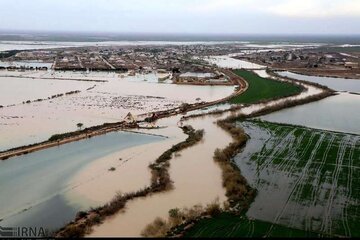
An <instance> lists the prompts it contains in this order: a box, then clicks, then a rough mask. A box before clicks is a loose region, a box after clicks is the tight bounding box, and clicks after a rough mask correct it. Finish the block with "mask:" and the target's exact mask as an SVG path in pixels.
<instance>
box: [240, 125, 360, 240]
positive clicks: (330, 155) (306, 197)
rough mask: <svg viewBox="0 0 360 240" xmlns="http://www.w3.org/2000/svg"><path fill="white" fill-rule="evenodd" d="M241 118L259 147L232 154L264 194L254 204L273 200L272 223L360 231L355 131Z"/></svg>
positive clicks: (359, 151)
mask: <svg viewBox="0 0 360 240" xmlns="http://www.w3.org/2000/svg"><path fill="white" fill-rule="evenodd" d="M241 124H242V125H243V127H244V128H245V131H246V132H247V133H248V134H250V136H252V140H251V141H252V143H250V144H252V146H254V145H257V146H258V147H257V148H254V149H253V150H251V151H250V152H247V156H242V155H241V154H239V155H238V156H237V157H236V158H235V159H236V162H238V163H239V165H240V168H241V169H243V168H246V166H248V168H251V167H252V168H253V170H251V171H252V172H251V174H250V176H252V177H254V180H253V184H255V183H256V189H257V190H258V192H259V194H261V193H262V194H263V196H264V195H266V196H267V197H266V199H265V198H263V199H260V198H259V199H255V202H254V205H255V206H261V205H263V204H265V202H266V201H270V202H276V203H277V204H276V205H274V206H272V209H271V211H270V212H271V216H272V217H273V219H274V220H273V223H274V224H281V225H285V226H292V227H295V228H299V229H303V230H307V231H315V232H321V233H324V234H327V235H331V236H346V237H359V236H360V231H359V228H358V225H359V223H360V214H359V212H360V205H359V204H358V202H359V200H360V188H359V187H358V186H359V185H360V162H359V161H358V160H359V159H360V136H358V135H353V134H346V133H338V132H330V131H324V130H317V129H310V128H306V127H301V126H293V125H285V124H276V123H269V122H262V121H258V120H253V121H245V122H242V123H241ZM275 175H276V176H278V177H276V178H274V177H273V176H275ZM279 186H281V188H279ZM262 211H263V209H260V207H254V208H252V212H257V215H261V212H262ZM264 211H266V212H267V214H268V215H269V209H267V210H264Z"/></svg>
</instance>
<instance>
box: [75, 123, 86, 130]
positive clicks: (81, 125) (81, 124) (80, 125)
mask: <svg viewBox="0 0 360 240" xmlns="http://www.w3.org/2000/svg"><path fill="white" fill-rule="evenodd" d="M76 126H77V127H78V128H79V130H81V128H82V127H83V126H84V124H83V123H78V124H76Z"/></svg>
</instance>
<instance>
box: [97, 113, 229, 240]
mask: <svg viewBox="0 0 360 240" xmlns="http://www.w3.org/2000/svg"><path fill="white" fill-rule="evenodd" d="M179 117H180V116H177V117H173V118H169V119H164V120H161V121H159V124H162V121H164V123H165V122H166V124H167V125H170V126H175V125H176V124H177V122H178V120H179ZM215 120H216V117H213V116H207V117H204V118H196V119H191V120H189V121H186V122H185V123H184V124H189V125H191V126H193V127H194V128H195V129H204V130H205V135H204V139H203V141H201V142H200V143H198V144H196V145H195V146H193V147H190V148H188V149H185V150H183V151H181V152H180V153H179V154H176V156H174V157H173V158H172V159H171V160H170V164H171V166H170V176H171V179H172V180H173V181H174V189H172V190H170V191H168V192H164V193H159V194H154V195H152V196H149V197H146V198H140V199H135V200H133V201H130V202H129V203H128V204H127V205H126V209H125V210H124V211H123V212H120V213H118V214H116V215H115V216H114V217H111V218H109V219H108V220H106V221H105V222H104V223H103V224H102V225H100V226H97V227H95V228H94V231H93V233H92V234H91V235H90V236H91V237H99V236H107V237H109V236H123V237H125V236H127V237H138V236H140V233H141V231H142V230H143V229H144V228H145V227H146V225H147V224H149V223H151V222H152V221H153V220H154V219H155V218H156V217H163V218H167V216H168V211H169V210H170V209H172V208H183V207H192V206H194V205H196V204H199V203H200V204H203V205H206V204H208V203H210V202H212V201H214V200H215V199H216V198H218V199H219V200H220V202H223V201H224V200H226V197H225V190H224V189H223V187H222V179H221V170H220V168H219V167H218V165H217V164H216V163H215V162H214V160H213V155H214V151H215V149H216V148H224V147H225V146H226V145H227V144H229V143H230V142H231V141H232V139H231V137H230V136H229V135H228V134H227V133H226V132H224V131H223V130H222V129H220V128H219V127H218V126H217V125H216V124H215V123H214V121H215Z"/></svg>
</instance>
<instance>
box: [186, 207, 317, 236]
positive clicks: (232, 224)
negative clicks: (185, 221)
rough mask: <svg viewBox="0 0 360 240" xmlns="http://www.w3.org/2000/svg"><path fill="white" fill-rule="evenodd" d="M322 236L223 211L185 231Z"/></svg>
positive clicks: (197, 234) (207, 234)
mask: <svg viewBox="0 0 360 240" xmlns="http://www.w3.org/2000/svg"><path fill="white" fill-rule="evenodd" d="M265 236H266V237H289V238H291V237H322V236H323V235H321V234H317V233H311V232H305V231H301V230H297V229H290V228H287V227H283V226H280V225H272V224H271V223H268V222H263V221H259V220H250V219H248V218H247V217H245V216H236V215H232V214H229V213H222V214H220V215H219V216H217V217H216V218H210V219H204V220H201V221H200V222H198V223H197V224H196V225H195V227H193V228H191V229H190V230H189V231H188V232H186V233H185V235H184V237H209V238H215V237H265Z"/></svg>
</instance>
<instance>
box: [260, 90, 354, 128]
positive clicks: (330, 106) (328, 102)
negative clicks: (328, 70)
mask: <svg viewBox="0 0 360 240" xmlns="http://www.w3.org/2000/svg"><path fill="white" fill-rule="evenodd" d="M359 109H360V96H359V95H353V94H348V93H341V94H339V95H336V96H332V97H328V98H326V99H323V100H320V101H317V102H313V103H308V104H305V105H301V106H296V107H292V108H288V109H284V110H281V111H278V112H274V113H271V114H268V115H265V116H262V117H261V119H263V120H266V121H269V122H278V123H289V124H295V125H302V126H307V127H311V128H317V129H325V130H332V131H339V132H347V133H356V134H360V124H359V123H360V111H359Z"/></svg>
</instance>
